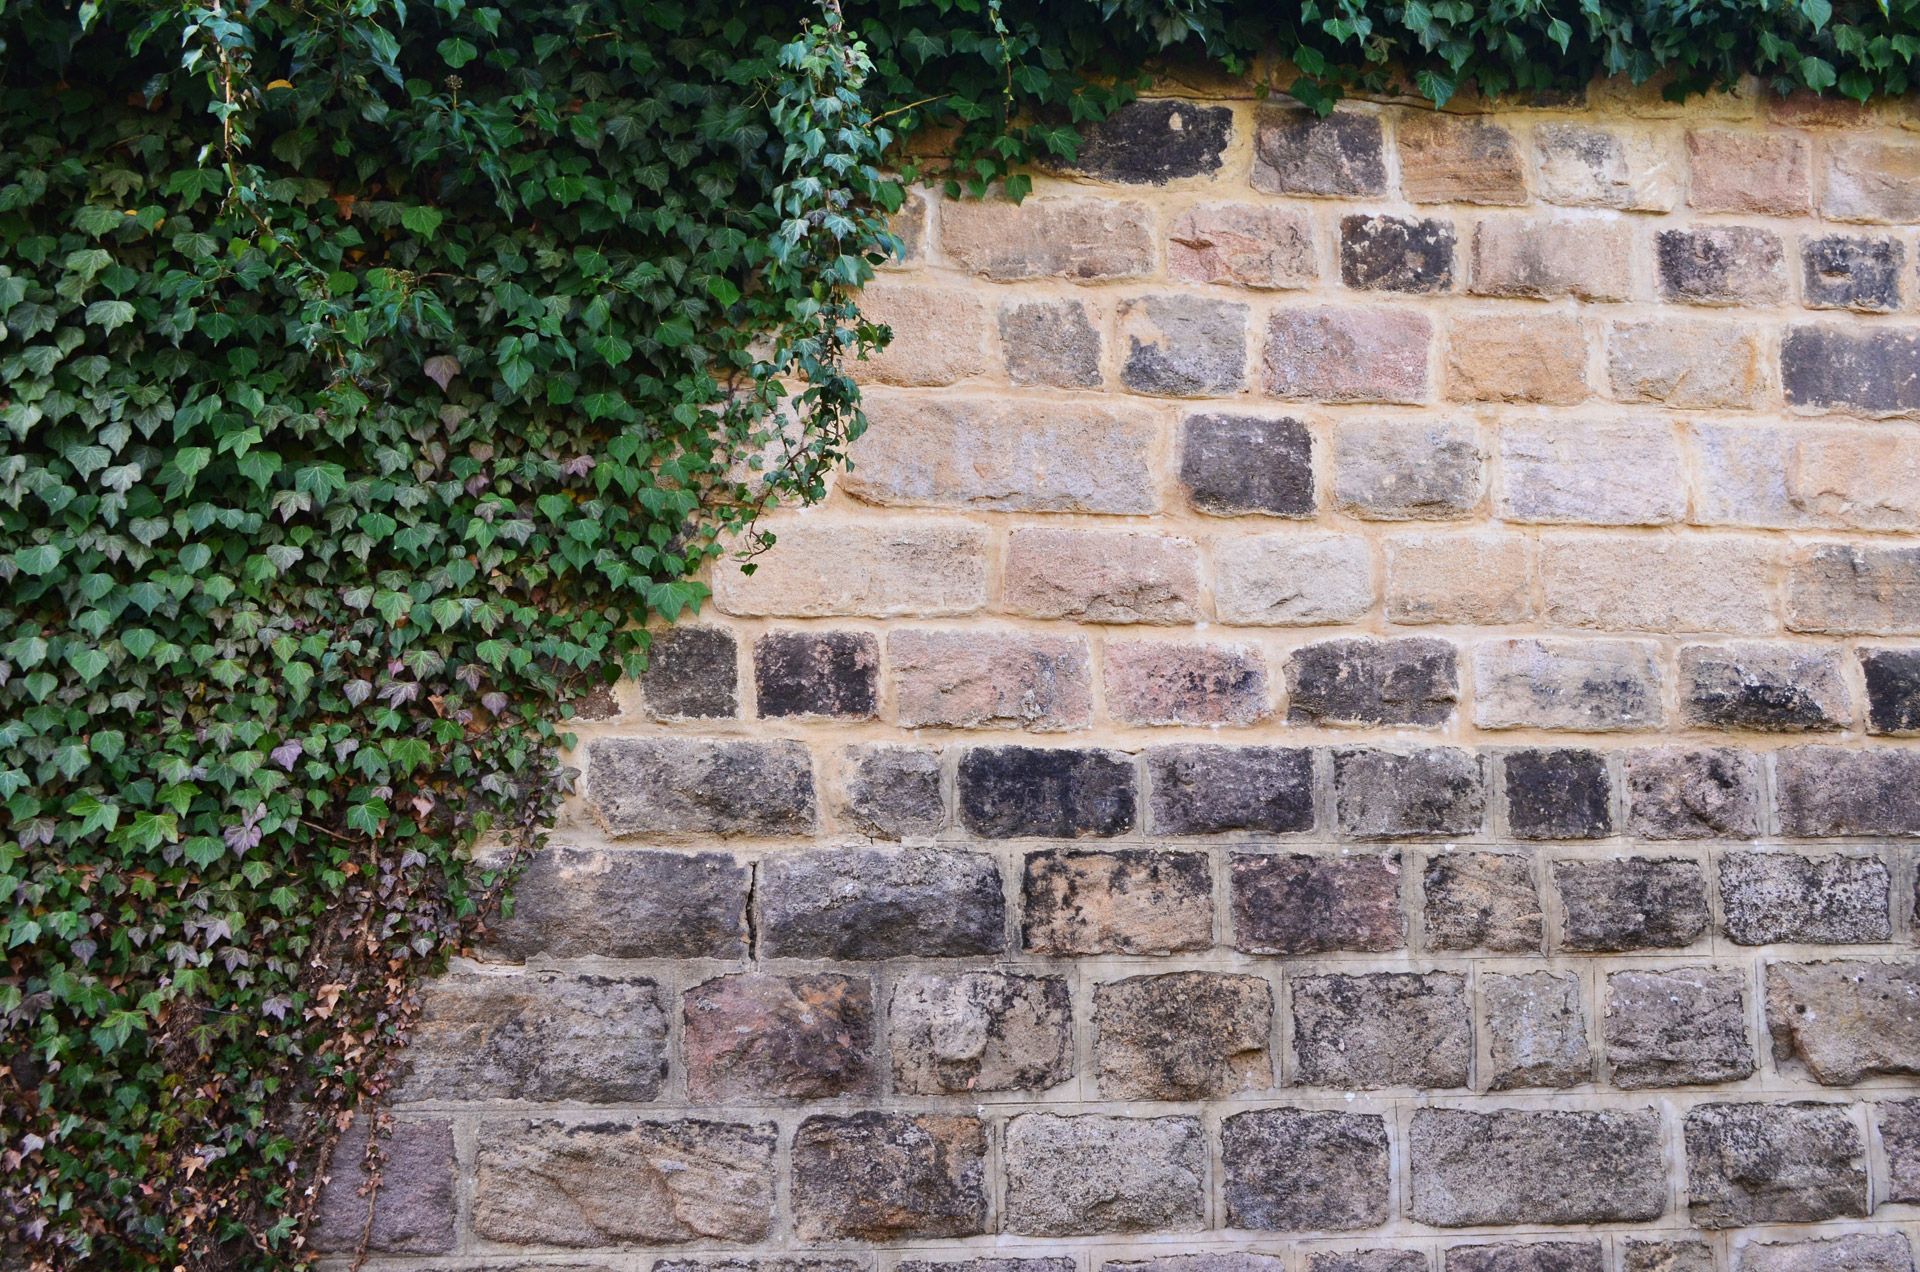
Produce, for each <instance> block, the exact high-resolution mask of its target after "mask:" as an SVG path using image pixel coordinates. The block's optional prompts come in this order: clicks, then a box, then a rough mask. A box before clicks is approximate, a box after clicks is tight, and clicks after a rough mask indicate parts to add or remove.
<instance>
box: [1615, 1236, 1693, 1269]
mask: <svg viewBox="0 0 1920 1272" xmlns="http://www.w3.org/2000/svg"><path fill="white" fill-rule="evenodd" d="M1620 1266H1621V1269H1622V1272H1714V1264H1713V1247H1712V1246H1710V1245H1708V1244H1707V1243H1706V1242H1704V1241H1634V1240H1629V1241H1628V1242H1627V1243H1626V1249H1625V1250H1624V1251H1623V1252H1622V1254H1621V1257H1620Z"/></svg>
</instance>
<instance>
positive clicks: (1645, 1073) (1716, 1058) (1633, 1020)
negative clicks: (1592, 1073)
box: [1602, 967, 1757, 1091]
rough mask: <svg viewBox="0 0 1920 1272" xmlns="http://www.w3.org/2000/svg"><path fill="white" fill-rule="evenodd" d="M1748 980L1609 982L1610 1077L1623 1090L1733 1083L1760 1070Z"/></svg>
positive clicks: (1690, 972)
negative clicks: (1751, 1030)
mask: <svg viewBox="0 0 1920 1272" xmlns="http://www.w3.org/2000/svg"><path fill="white" fill-rule="evenodd" d="M1745 990H1746V975H1745V974H1744V973H1743V972H1741V971H1739V970H1738V969H1732V968H1712V967H1680V968H1674V969H1672V970H1670V971H1624V972H1614V973H1612V974H1610V975H1609V976H1608V977H1607V1006H1606V1011H1605V1013H1604V1014H1603V1016H1602V1033H1603V1042H1604V1045H1605V1047H1606V1053H1607V1078H1608V1081H1610V1082H1612V1083H1613V1085H1614V1086H1617V1087H1619V1088H1620V1089H1621V1090H1623V1091H1631V1090H1635V1089H1637V1088H1640V1087H1664V1086H1693V1085H1697V1084H1706V1083H1714V1082H1732V1081H1734V1080H1736V1079H1738V1078H1744V1077H1747V1076H1748V1075H1749V1074H1751V1073H1752V1072H1753V1071H1754V1069H1755V1068H1756V1067H1757V1062H1756V1061H1755V1059H1754V1054H1753V1043H1752V1042H1751V1040H1749V1039H1748V1037H1747V1014H1746V1001H1745Z"/></svg>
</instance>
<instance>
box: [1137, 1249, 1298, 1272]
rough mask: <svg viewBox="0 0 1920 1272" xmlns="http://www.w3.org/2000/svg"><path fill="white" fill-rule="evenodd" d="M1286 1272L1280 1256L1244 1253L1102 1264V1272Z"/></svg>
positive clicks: (1176, 1256)
mask: <svg viewBox="0 0 1920 1272" xmlns="http://www.w3.org/2000/svg"><path fill="white" fill-rule="evenodd" d="M1285 1269H1286V1261H1285V1260H1284V1259H1282V1258H1281V1257H1280V1256H1279V1255H1274V1254H1254V1253H1252V1252H1250V1251H1243V1250H1218V1251H1210V1252H1208V1253H1206V1254H1170V1255H1167V1256H1165V1257H1164V1258H1158V1259H1141V1260H1138V1261H1135V1262H1121V1261H1119V1260H1112V1261H1109V1262H1106V1263H1102V1264H1101V1265H1100V1272H1285Z"/></svg>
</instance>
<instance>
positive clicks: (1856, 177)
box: [1820, 137, 1920, 225]
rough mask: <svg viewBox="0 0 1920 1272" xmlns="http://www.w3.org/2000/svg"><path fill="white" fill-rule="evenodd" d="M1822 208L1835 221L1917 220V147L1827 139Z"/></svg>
mask: <svg viewBox="0 0 1920 1272" xmlns="http://www.w3.org/2000/svg"><path fill="white" fill-rule="evenodd" d="M1826 150H1827V168H1826V182H1825V184H1824V185H1823V186H1822V187H1821V191H1820V211H1821V213H1822V214H1823V215H1825V216H1827V217H1828V218H1830V219H1832V220H1835V221H1873V222H1878V223H1880V224H1883V225H1911V224H1912V223H1913V222H1915V221H1920V146H1912V145H1903V144H1901V143H1899V142H1886V141H1874V140H1870V139H1868V138H1864V137H1859V138H1856V137H1844V138H1842V137H1836V138H1834V139H1833V140H1831V141H1829V142H1828V143H1827V147H1826Z"/></svg>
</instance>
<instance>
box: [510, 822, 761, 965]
mask: <svg viewBox="0 0 1920 1272" xmlns="http://www.w3.org/2000/svg"><path fill="white" fill-rule="evenodd" d="M750 879H751V876H750V874H749V871H748V869H747V867H746V866H744V865H742V864H741V863H740V862H738V861H736V860H735V859H734V858H733V857H732V856H731V855H730V854H728V853H723V852H699V853H679V852H631V851H623V850H619V849H615V850H611V851H609V850H606V849H593V848H573V847H569V846H566V845H563V844H553V845H551V846H549V847H547V848H545V849H543V850H542V851H540V852H537V853H535V854H534V855H533V857H532V859H531V860H529V861H528V862H527V867H526V870H525V871H524V872H523V873H522V874H521V876H520V878H519V879H518V880H517V881H516V882H515V884H514V888H513V913H512V914H511V915H510V916H507V917H503V918H500V919H498V920H496V921H495V922H494V923H493V925H492V930H491V933H490V939H489V940H488V941H486V942H485V945H486V947H487V948H488V949H490V950H491V951H492V952H493V953H494V954H496V955H498V956H500V957H504V958H509V959H515V960H523V959H526V958H528V957H529V956H531V955H535V954H547V955H550V956H551V957H554V958H584V957H589V956H592V955H596V954H597V955H600V956H602V957H605V958H722V959H735V958H745V957H746V955H747V940H748V929H747V889H748V885H749V882H750Z"/></svg>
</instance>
